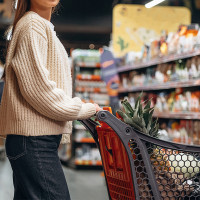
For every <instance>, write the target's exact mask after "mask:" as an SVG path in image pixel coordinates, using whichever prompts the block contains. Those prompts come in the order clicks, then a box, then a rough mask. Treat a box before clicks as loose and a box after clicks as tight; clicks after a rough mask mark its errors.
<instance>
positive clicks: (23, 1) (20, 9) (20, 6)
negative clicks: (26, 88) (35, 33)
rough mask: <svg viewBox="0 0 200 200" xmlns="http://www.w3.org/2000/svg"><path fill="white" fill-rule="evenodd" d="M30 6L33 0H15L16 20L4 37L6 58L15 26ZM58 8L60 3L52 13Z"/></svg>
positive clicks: (53, 8)
mask: <svg viewBox="0 0 200 200" xmlns="http://www.w3.org/2000/svg"><path fill="white" fill-rule="evenodd" d="M16 4H17V7H16V9H15V8H14V7H15V5H16ZM30 6H31V0H14V4H13V10H14V12H15V17H14V21H13V23H12V25H10V26H9V27H8V29H7V30H6V31H5V33H4V37H5V39H6V48H5V52H4V57H5V58H6V54H7V51H8V47H9V43H10V38H12V35H13V33H14V30H15V26H16V24H17V22H18V21H19V20H20V19H21V18H22V16H23V15H24V14H25V12H27V11H29V10H30ZM58 8H59V4H58V5H57V6H56V7H52V12H51V14H53V13H55V12H56V11H57V10H58ZM4 76H5V73H4V75H3V78H4Z"/></svg>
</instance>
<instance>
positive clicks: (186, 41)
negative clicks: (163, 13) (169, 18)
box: [123, 24, 200, 65]
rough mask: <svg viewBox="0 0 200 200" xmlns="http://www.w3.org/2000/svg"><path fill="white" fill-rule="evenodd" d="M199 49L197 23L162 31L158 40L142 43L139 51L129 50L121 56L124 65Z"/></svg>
mask: <svg viewBox="0 0 200 200" xmlns="http://www.w3.org/2000/svg"><path fill="white" fill-rule="evenodd" d="M199 50H200V29H199V25H198V24H191V25H188V26H187V25H181V26H180V27H179V28H178V30H177V32H175V33H173V32H170V33H167V31H163V32H162V34H161V37H160V39H159V40H153V41H151V42H150V43H147V44H144V46H143V48H142V50H141V52H129V53H127V54H126V56H125V57H124V58H123V60H124V64H125V65H133V64H135V63H138V62H148V61H151V60H154V59H160V58H161V57H168V56H175V55H184V54H187V53H191V52H194V51H199Z"/></svg>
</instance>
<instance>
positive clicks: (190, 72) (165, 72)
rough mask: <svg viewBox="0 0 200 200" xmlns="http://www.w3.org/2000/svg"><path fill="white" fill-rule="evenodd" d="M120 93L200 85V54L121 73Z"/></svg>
mask: <svg viewBox="0 0 200 200" xmlns="http://www.w3.org/2000/svg"><path fill="white" fill-rule="evenodd" d="M120 79H121V84H120V88H119V92H120V93H128V92H137V91H153V90H163V89H165V90H166V89H172V88H180V87H197V86H199V85H200V56H196V57H193V58H190V59H187V60H178V61H176V62H172V63H167V64H160V65H158V66H154V67H151V68H147V69H144V70H138V71H132V72H130V73H122V74H120Z"/></svg>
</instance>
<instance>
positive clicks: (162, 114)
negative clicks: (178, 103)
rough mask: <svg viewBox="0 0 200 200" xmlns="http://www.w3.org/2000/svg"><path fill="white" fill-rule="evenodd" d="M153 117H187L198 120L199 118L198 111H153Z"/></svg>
mask: <svg viewBox="0 0 200 200" xmlns="http://www.w3.org/2000/svg"><path fill="white" fill-rule="evenodd" d="M153 116H154V117H158V118H166V119H188V120H190V119H191V120H198V119H200V113H198V112H167V111H164V112H154V115H153Z"/></svg>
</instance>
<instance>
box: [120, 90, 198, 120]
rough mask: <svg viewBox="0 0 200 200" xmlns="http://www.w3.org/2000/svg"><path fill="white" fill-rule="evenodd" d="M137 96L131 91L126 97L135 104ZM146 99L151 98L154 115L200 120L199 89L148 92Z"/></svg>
mask: <svg viewBox="0 0 200 200" xmlns="http://www.w3.org/2000/svg"><path fill="white" fill-rule="evenodd" d="M193 89H194V88H193ZM137 96H138V93H129V94H128V96H126V97H125V98H127V99H128V100H129V102H130V104H131V105H132V106H134V104H135V99H136V97H137ZM120 98H121V99H120V100H122V99H124V97H120ZM146 99H151V106H154V117H158V118H165V119H191V120H200V92H199V91H198V90H187V89H181V88H179V89H176V90H174V91H168V92H159V93H151V92H146V93H144V95H143V101H145V100H146Z"/></svg>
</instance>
